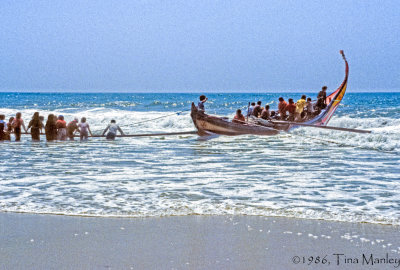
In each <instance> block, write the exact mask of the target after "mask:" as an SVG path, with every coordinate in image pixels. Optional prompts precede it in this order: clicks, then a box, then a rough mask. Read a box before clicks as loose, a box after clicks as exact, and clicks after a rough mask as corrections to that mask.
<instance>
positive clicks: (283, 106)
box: [278, 101, 288, 114]
mask: <svg viewBox="0 0 400 270" xmlns="http://www.w3.org/2000/svg"><path fill="white" fill-rule="evenodd" d="M287 105H288V104H287V103H286V101H282V102H279V105H278V110H279V113H281V114H284V113H285V112H286V106H287Z"/></svg>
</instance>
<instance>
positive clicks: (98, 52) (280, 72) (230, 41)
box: [0, 0, 400, 93]
mask: <svg viewBox="0 0 400 270" xmlns="http://www.w3.org/2000/svg"><path fill="white" fill-rule="evenodd" d="M399 14H400V3H399V1H398V0H393V1H385V0H379V1H375V0H368V1H365V0H362V1H357V0H354V1H344V0H343V1H335V0H331V1H322V0H321V1H313V0H307V1H304V0H296V1H287V0H279V1H269V0H262V1H252V0H246V1H243V0H238V1H218V0H210V1H208V0H195V1H192V0H185V1H178V0H176V1H174V0H170V1H165V0H164V1H162V0H157V1H152V0H134V1H131V0H120V1H108V0H107V1H106V0H84V1H81V0H79V1H78V0H77V1H73V0H62V1H60V0H48V1H46V0H32V1H30V0H19V1H18V0H2V1H0V91H3V92H4V91H52V92H56V91H76V92H91V91H95V92H102V91H107V92H207V93H210V92H279V91H285V92H290V91H296V92H297V91H308V92H310V91H317V90H319V89H320V88H321V86H322V85H327V86H328V88H329V89H333V88H336V87H337V86H339V84H340V83H341V81H342V80H343V77H344V63H343V60H342V58H341V56H340V54H339V51H340V50H344V52H345V54H346V56H347V59H348V61H349V65H350V76H349V85H348V91H353V92H357V91H394V92H399V91H400V16H399Z"/></svg>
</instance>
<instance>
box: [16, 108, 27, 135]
mask: <svg viewBox="0 0 400 270" xmlns="http://www.w3.org/2000/svg"><path fill="white" fill-rule="evenodd" d="M21 116H22V114H21V113H20V112H17V114H16V115H15V119H14V121H13V123H12V126H13V128H14V134H15V141H16V142H18V141H20V140H21V131H22V130H21V126H22V127H23V128H24V131H25V133H26V132H27V130H26V127H25V124H24V120H22V118H21Z"/></svg>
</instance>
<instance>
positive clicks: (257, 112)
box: [253, 101, 262, 118]
mask: <svg viewBox="0 0 400 270" xmlns="http://www.w3.org/2000/svg"><path fill="white" fill-rule="evenodd" d="M261 112H262V108H261V101H257V105H256V106H255V107H254V109H253V115H254V116H255V117H257V118H258V117H260V114H261Z"/></svg>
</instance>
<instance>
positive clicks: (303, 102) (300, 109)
mask: <svg viewBox="0 0 400 270" xmlns="http://www.w3.org/2000/svg"><path fill="white" fill-rule="evenodd" d="M306 103H307V102H306V100H305V99H299V100H298V101H297V102H296V113H302V112H303V109H304V107H305V106H306Z"/></svg>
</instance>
